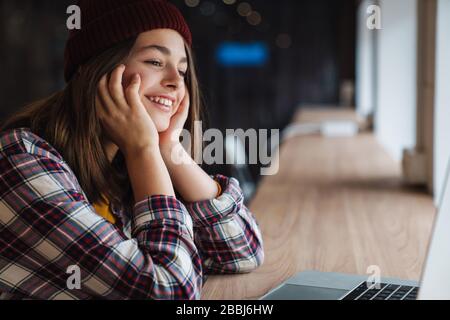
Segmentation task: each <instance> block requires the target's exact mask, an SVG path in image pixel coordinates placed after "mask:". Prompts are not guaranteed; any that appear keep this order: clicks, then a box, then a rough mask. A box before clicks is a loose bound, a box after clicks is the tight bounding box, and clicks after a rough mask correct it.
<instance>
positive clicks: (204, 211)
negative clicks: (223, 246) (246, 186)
mask: <svg viewBox="0 0 450 320" xmlns="http://www.w3.org/2000/svg"><path fill="white" fill-rule="evenodd" d="M211 178H213V179H214V180H215V181H216V182H218V183H219V184H220V186H221V189H222V193H221V195H219V196H218V197H216V198H214V199H210V200H203V201H198V202H187V203H184V205H185V207H186V209H187V211H188V212H189V214H190V215H191V217H192V219H193V222H194V224H200V225H211V224H214V223H215V222H218V221H220V220H221V219H222V218H224V217H226V216H227V215H229V214H232V213H236V212H239V211H240V210H241V207H242V206H243V202H244V196H243V193H242V190H241V187H240V186H239V181H238V180H237V179H235V178H233V177H230V178H229V177H226V176H223V175H220V174H218V175H215V176H211Z"/></svg>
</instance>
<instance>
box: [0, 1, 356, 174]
mask: <svg viewBox="0 0 450 320" xmlns="http://www.w3.org/2000/svg"><path fill="white" fill-rule="evenodd" d="M171 2H172V3H174V4H175V5H176V6H177V7H178V8H179V9H180V10H181V11H182V13H183V14H184V15H185V17H186V20H187V21H188V23H189V25H190V27H191V30H192V33H193V37H194V46H193V48H194V53H195V57H196V61H197V70H198V72H199V79H200V85H201V88H202V89H203V93H204V96H205V102H206V106H207V112H208V114H209V127H213V128H219V129H221V130H224V129H226V128H228V129H235V128H242V129H244V130H246V129H248V128H254V129H263V128H266V129H273V128H276V129H280V130H282V129H283V128H284V127H285V126H286V125H287V124H288V122H289V121H290V119H291V117H292V116H293V113H294V112H295V111H296V110H297V108H298V107H301V106H302V105H324V104H326V105H331V106H336V107H338V106H339V105H342V104H343V103H344V102H343V101H342V99H341V98H340V97H341V94H340V93H341V91H342V88H343V87H344V86H347V87H348V86H349V85H350V87H351V86H352V84H353V83H354V81H355V41H356V40H355V38H356V32H355V26H356V10H357V4H358V0H278V1H268V0H264V1H262V0H247V1H245V2H244V1H234V0H209V1H208V0H201V1H199V0H173V1H171ZM72 4H75V1H74V0H72V1H67V0H59V1H55V0H39V1H37V0H20V1H13V0H0V70H1V72H2V77H1V78H0V101H1V108H0V120H3V119H4V118H5V117H6V116H7V115H9V114H10V113H12V112H14V111H15V110H17V109H18V108H20V107H21V106H23V105H24V104H26V103H28V102H31V101H33V100H36V99H38V98H43V97H45V96H47V95H49V94H50V93H52V92H54V91H56V90H59V89H61V88H62V87H63V86H64V84H65V83H64V79H63V52H64V43H65V39H66V36H67V29H66V19H67V18H68V16H69V15H68V14H66V9H67V7H68V6H69V5H72ZM224 42H233V43H237V44H252V43H258V44H259V46H260V47H262V48H265V50H266V53H267V60H265V62H263V63H260V64H257V65H237V66H228V65H224V64H223V63H221V62H220V61H219V60H218V59H217V55H216V53H217V50H218V48H219V47H220V46H221V45H222V44H223V43H224ZM345 103H347V104H348V103H352V102H351V101H350V102H349V101H347V102H345ZM210 170H211V172H212V171H221V172H223V173H227V170H228V169H227V168H226V166H222V167H220V168H212V167H211V169H210ZM250 171H251V175H252V178H253V179H254V180H255V181H258V179H259V178H260V176H259V167H258V165H253V166H250Z"/></svg>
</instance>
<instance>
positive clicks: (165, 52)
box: [139, 44, 188, 63]
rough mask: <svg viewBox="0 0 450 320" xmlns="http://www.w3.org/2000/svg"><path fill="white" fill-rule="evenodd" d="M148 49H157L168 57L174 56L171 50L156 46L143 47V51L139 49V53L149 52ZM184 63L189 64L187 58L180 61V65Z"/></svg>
mask: <svg viewBox="0 0 450 320" xmlns="http://www.w3.org/2000/svg"><path fill="white" fill-rule="evenodd" d="M148 49H156V50H158V51H160V52H161V53H162V54H164V55H166V56H170V55H171V54H172V53H171V52H170V49H169V48H167V47H163V46H158V45H156V44H152V45H149V46H145V47H142V48H141V49H139V51H144V50H148ZM183 62H186V63H187V62H188V60H187V58H186V57H183V58H181V59H180V63H183Z"/></svg>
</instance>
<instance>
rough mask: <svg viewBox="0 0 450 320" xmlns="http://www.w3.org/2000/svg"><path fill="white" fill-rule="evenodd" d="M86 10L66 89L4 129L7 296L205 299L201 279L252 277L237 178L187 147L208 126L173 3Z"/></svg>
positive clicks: (0, 237) (91, 0)
mask: <svg viewBox="0 0 450 320" xmlns="http://www.w3.org/2000/svg"><path fill="white" fill-rule="evenodd" d="M78 5H79V7H80V9H81V14H82V16H81V17H82V20H81V21H82V25H81V29H80V30H73V31H71V33H70V36H69V39H68V41H67V44H66V52H65V77H66V80H67V85H66V87H65V88H64V89H63V90H62V91H60V92H57V93H55V94H53V95H52V96H50V97H49V98H47V99H44V100H42V101H39V102H36V103H34V104H31V105H30V106H28V107H27V108H25V109H24V110H22V111H21V112H19V113H17V114H15V115H14V116H12V117H11V118H10V119H9V120H8V121H7V122H6V123H5V124H4V125H3V127H2V128H1V133H0V293H1V298H3V299H99V298H100V299H198V298H200V295H201V289H202V285H203V282H204V276H205V275H206V274H208V273H239V272H249V271H251V270H253V269H255V268H257V267H258V266H259V265H260V264H261V263H262V261H263V256H264V255H263V248H262V238H261V233H260V230H259V229H258V225H257V222H256V221H255V219H254V217H253V215H252V213H251V212H249V210H248V209H247V208H246V206H245V205H244V202H243V195H242V191H241V189H240V187H239V183H238V181H237V180H236V179H234V178H228V177H225V176H223V175H216V176H209V175H208V174H206V173H205V172H204V171H203V170H202V169H201V168H200V167H199V166H198V165H197V164H196V163H195V162H194V160H192V154H189V153H188V152H186V151H184V149H182V148H181V149H180V142H179V132H180V129H183V128H186V129H188V130H190V131H191V132H192V131H193V123H194V121H196V120H200V115H201V110H200V102H199V100H200V99H199V89H198V85H197V79H196V75H195V67H194V62H193V57H192V52H191V44H192V40H191V33H190V31H189V28H188V26H187V25H186V22H185V21H184V19H183V17H182V15H181V13H180V12H179V11H178V10H177V9H176V8H175V7H174V6H173V5H171V4H170V3H168V2H167V1H165V0H163V1H161V0H84V1H83V0H81V1H80V2H79V4H78ZM195 143H199V141H196V136H195V135H194V144H195ZM174 150H177V152H176V153H177V154H178V156H180V150H182V151H181V156H182V157H184V159H185V161H183V162H181V163H180V162H176V161H174V157H173V154H174ZM186 159H187V160H188V161H186ZM175 190H176V192H175ZM78 271H79V273H78ZM77 275H79V276H80V279H79V280H80V281H79V283H78V284H77V279H76V276H77Z"/></svg>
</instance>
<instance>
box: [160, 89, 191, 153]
mask: <svg viewBox="0 0 450 320" xmlns="http://www.w3.org/2000/svg"><path fill="white" fill-rule="evenodd" d="M189 107H190V100H189V90H188V88H187V87H186V90H185V94H184V98H183V100H182V101H181V103H180V106H179V107H178V110H177V112H176V113H175V114H174V115H173V116H172V118H171V119H170V125H169V128H168V129H167V130H166V131H164V132H161V133H160V134H159V147H160V149H161V150H163V149H164V150H166V151H167V150H171V149H172V148H173V147H174V146H176V145H178V144H179V143H180V134H181V130H182V129H183V128H184V124H185V123H186V120H187V118H188V115H189Z"/></svg>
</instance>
